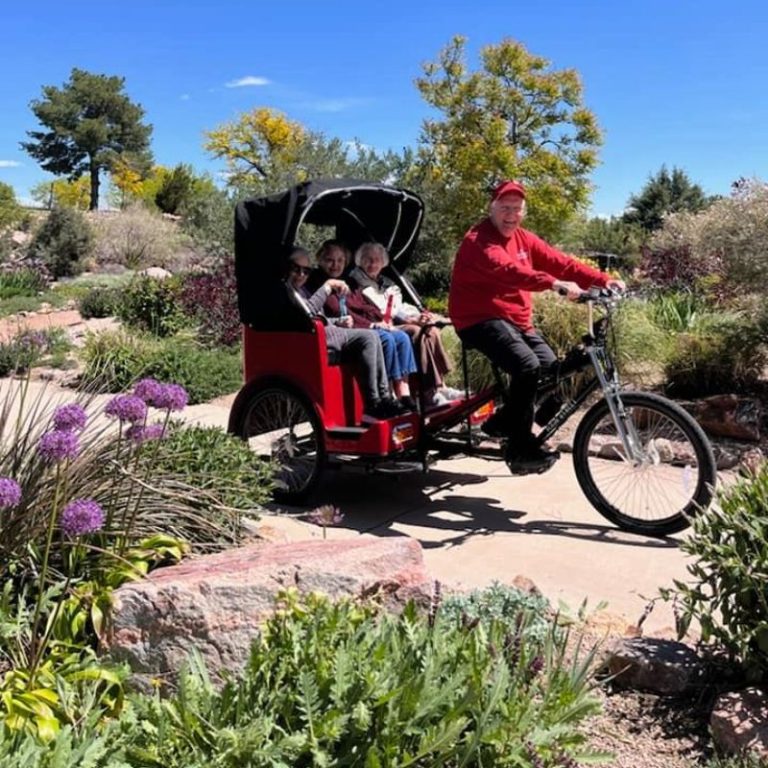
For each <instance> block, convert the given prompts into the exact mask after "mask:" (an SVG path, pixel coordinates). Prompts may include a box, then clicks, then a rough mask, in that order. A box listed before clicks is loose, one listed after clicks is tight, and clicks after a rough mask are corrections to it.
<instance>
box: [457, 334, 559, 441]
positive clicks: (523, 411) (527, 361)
mask: <svg viewBox="0 0 768 768" xmlns="http://www.w3.org/2000/svg"><path fill="white" fill-rule="evenodd" d="M458 334H459V338H460V339H461V341H462V342H463V343H464V345H465V346H467V347H469V348H472V349H476V350H478V351H479V352H482V353H483V354H484V355H485V356H486V357H487V358H488V359H489V360H490V361H491V362H492V363H493V364H494V365H496V366H498V367H499V368H500V369H501V370H502V371H504V372H505V373H508V374H509V375H510V376H511V379H512V380H511V384H510V389H509V392H507V393H506V397H505V400H506V406H505V408H504V420H505V427H506V428H508V430H509V435H510V439H511V440H512V441H514V442H515V443H517V444H518V445H519V446H520V447H521V448H524V447H526V446H527V445H528V444H530V442H531V429H532V427H533V406H534V402H535V400H536V387H537V385H538V382H539V372H540V371H541V370H542V369H544V368H547V367H548V366H550V365H552V363H554V362H555V360H556V359H557V358H556V356H555V353H554V352H553V351H552V349H551V348H550V346H549V345H548V344H547V342H546V341H544V339H542V338H541V336H539V335H538V334H537V333H534V332H528V333H526V332H525V331H521V330H520V328H518V327H517V326H516V325H513V324H512V323H510V322H507V321H506V320H500V319H495V320H485V321H483V322H482V323H478V324H477V325H472V326H470V327H469V328H464V329H463V330H461V331H459V332H458Z"/></svg>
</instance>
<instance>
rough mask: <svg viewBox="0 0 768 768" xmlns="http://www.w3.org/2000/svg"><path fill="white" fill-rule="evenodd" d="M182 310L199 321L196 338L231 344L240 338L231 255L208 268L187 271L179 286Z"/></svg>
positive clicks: (219, 345) (209, 343) (213, 343)
mask: <svg viewBox="0 0 768 768" xmlns="http://www.w3.org/2000/svg"><path fill="white" fill-rule="evenodd" d="M181 304H182V307H183V308H184V311H185V312H186V313H187V314H188V315H189V316H190V317H194V318H195V319H196V320H197V321H198V322H199V323H200V328H199V336H200V339H201V340H202V341H203V342H204V343H205V344H208V345H210V346H215V347H222V346H223V347H231V346H234V345H235V344H237V342H238V341H239V340H240V335H241V328H240V315H239V314H238V309H237V284H236V282H235V265H234V263H233V262H232V260H231V259H226V260H225V261H222V262H220V263H219V264H218V265H217V266H216V267H215V268H213V269H212V270H210V271H208V272H205V273H200V274H191V275H187V276H186V277H185V278H184V284H183V286H182V290H181Z"/></svg>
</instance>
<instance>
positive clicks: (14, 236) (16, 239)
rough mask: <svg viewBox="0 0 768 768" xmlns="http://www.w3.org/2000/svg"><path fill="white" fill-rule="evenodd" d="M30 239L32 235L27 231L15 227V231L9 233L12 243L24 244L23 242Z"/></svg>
mask: <svg viewBox="0 0 768 768" xmlns="http://www.w3.org/2000/svg"><path fill="white" fill-rule="evenodd" d="M31 239H32V235H30V234H29V232H22V231H20V230H18V229H17V230H16V231H15V232H12V233H11V242H12V243H13V244H14V245H24V243H27V242H29V240H31Z"/></svg>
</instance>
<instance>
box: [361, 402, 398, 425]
mask: <svg viewBox="0 0 768 768" xmlns="http://www.w3.org/2000/svg"><path fill="white" fill-rule="evenodd" d="M392 415H393V414H392V413H391V412H390V409H389V408H388V407H387V401H386V400H376V401H375V402H373V403H368V405H366V406H365V409H364V410H363V419H362V421H363V424H370V423H371V422H372V421H383V420H384V419H388V418H389V417H390V416H392Z"/></svg>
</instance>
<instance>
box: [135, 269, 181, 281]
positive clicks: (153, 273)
mask: <svg viewBox="0 0 768 768" xmlns="http://www.w3.org/2000/svg"><path fill="white" fill-rule="evenodd" d="M139 274H140V275H144V276H145V277H151V278H153V279H154V280H165V279H166V278H168V277H173V275H172V273H171V272H169V271H168V270H167V269H163V268H162V267H147V268H146V269H142V270H141V272H139Z"/></svg>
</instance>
